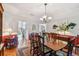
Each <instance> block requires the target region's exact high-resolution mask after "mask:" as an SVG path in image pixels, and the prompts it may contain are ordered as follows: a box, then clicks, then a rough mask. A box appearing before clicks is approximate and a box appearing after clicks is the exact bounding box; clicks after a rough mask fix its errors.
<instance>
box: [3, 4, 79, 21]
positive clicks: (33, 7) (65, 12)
mask: <svg viewBox="0 0 79 59" xmlns="http://www.w3.org/2000/svg"><path fill="white" fill-rule="evenodd" d="M3 6H4V10H5V11H4V12H5V13H9V14H11V15H13V16H18V17H22V18H27V19H29V18H31V19H39V18H40V17H41V16H43V15H44V4H43V3H5V4H3ZM47 14H48V15H49V16H52V17H53V20H54V19H55V20H56V19H61V18H63V19H65V18H67V17H68V16H70V17H73V18H74V17H78V15H79V4H77V3H62V4H61V3H49V4H48V5H47Z"/></svg>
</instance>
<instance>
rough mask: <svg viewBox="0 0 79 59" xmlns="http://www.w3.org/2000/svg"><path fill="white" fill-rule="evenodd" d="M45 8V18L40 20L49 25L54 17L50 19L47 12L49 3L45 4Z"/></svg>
mask: <svg viewBox="0 0 79 59" xmlns="http://www.w3.org/2000/svg"><path fill="white" fill-rule="evenodd" d="M44 6H45V14H44V16H42V18H40V20H41V21H42V22H43V23H48V21H49V20H51V19H52V17H48V16H47V12H46V6H47V3H45V4H44Z"/></svg>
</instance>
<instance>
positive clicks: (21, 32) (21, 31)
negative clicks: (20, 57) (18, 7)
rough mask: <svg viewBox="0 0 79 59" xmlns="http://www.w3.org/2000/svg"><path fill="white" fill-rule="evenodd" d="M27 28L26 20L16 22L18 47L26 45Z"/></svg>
mask: <svg viewBox="0 0 79 59" xmlns="http://www.w3.org/2000/svg"><path fill="white" fill-rule="evenodd" d="M27 33H28V31H27V28H26V22H22V21H19V22H18V48H23V47H27Z"/></svg>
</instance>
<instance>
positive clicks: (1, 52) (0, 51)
mask: <svg viewBox="0 0 79 59" xmlns="http://www.w3.org/2000/svg"><path fill="white" fill-rule="evenodd" d="M3 11H4V10H3V6H2V4H1V3H0V56H3V55H4V44H3V43H2V19H3Z"/></svg>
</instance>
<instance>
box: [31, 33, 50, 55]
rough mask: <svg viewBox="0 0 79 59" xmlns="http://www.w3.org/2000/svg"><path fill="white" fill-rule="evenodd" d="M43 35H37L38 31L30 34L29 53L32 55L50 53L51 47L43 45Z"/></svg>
mask: <svg viewBox="0 0 79 59" xmlns="http://www.w3.org/2000/svg"><path fill="white" fill-rule="evenodd" d="M42 41H43V37H41V36H39V35H38V33H33V34H31V39H30V44H31V46H30V54H31V55H33V56H45V55H47V54H48V55H51V54H52V49H50V48H48V47H46V46H44V43H43V42H42Z"/></svg>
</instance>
